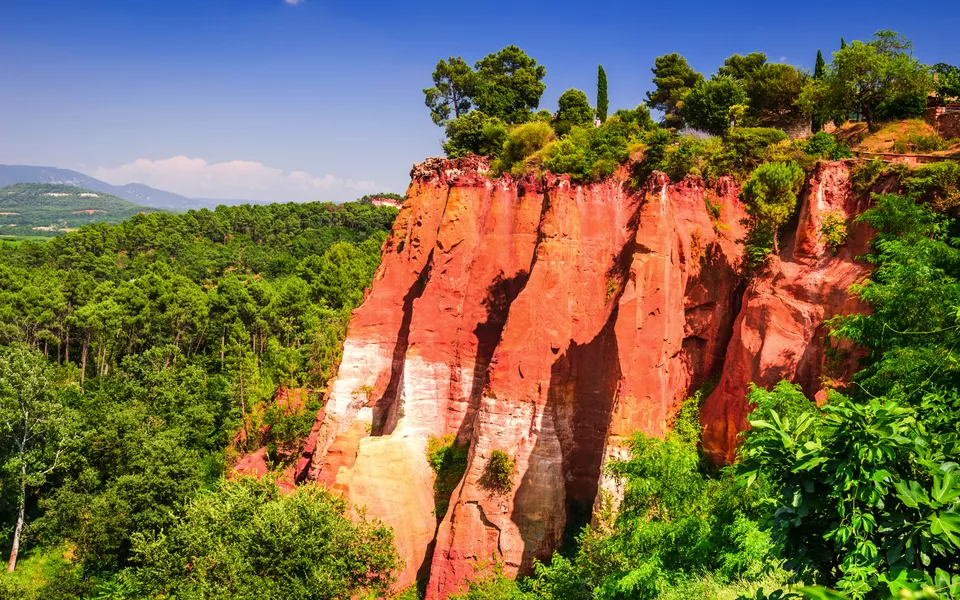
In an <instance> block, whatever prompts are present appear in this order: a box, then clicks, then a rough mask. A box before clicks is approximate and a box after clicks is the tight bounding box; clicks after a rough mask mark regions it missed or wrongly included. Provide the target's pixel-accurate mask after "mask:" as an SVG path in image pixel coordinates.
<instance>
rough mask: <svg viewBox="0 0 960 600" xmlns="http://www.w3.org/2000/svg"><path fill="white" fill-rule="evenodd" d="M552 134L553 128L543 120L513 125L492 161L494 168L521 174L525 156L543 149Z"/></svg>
mask: <svg viewBox="0 0 960 600" xmlns="http://www.w3.org/2000/svg"><path fill="white" fill-rule="evenodd" d="M553 135H554V134H553V129H552V128H551V127H550V125H549V124H547V123H544V122H543V121H531V122H530V123H525V124H523V125H520V126H518V127H515V128H514V129H512V130H511V131H510V133H509V134H507V140H506V142H504V144H503V150H502V151H501V152H500V157H499V158H498V159H497V160H496V161H494V163H493V168H494V170H495V171H497V172H500V173H503V172H507V171H509V172H510V173H513V174H514V175H523V174H524V173H525V172H526V160H527V158H529V157H530V156H533V155H534V154H536V153H537V152H539V151H540V150H541V149H543V147H544V146H546V145H547V142H549V141H550V139H551V138H552V137H553Z"/></svg>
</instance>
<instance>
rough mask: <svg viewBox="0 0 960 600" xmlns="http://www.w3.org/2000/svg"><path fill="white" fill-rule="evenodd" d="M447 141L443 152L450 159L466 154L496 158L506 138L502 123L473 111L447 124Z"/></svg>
mask: <svg viewBox="0 0 960 600" xmlns="http://www.w3.org/2000/svg"><path fill="white" fill-rule="evenodd" d="M446 131H447V141H446V142H444V143H443V151H444V152H446V154H447V156H448V157H450V158H459V157H461V156H465V155H467V154H471V153H472V154H477V155H480V156H494V157H495V156H497V155H498V154H499V153H500V149H501V148H502V147H503V142H504V140H505V139H506V137H507V128H506V126H505V125H504V124H503V121H501V120H500V119H497V118H494V117H488V116H487V115H485V114H484V113H482V112H480V111H479V110H475V111H473V112H471V113H469V114H466V115H464V116H462V117H459V118H456V119H453V120H452V121H449V122H448V123H447V129H446Z"/></svg>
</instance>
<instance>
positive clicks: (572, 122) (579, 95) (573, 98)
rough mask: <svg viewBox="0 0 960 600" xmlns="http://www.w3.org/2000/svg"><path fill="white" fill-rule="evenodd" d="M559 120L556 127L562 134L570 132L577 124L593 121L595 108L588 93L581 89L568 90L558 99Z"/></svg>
mask: <svg viewBox="0 0 960 600" xmlns="http://www.w3.org/2000/svg"><path fill="white" fill-rule="evenodd" d="M557 106H558V110H557V120H556V123H555V124H554V127H553V128H554V129H555V130H556V131H557V133H559V134H560V135H564V134H566V133H569V132H570V130H571V129H573V128H574V127H576V126H577V125H586V124H587V123H590V122H591V121H593V114H594V112H593V109H592V108H591V107H590V101H589V100H587V95H586V94H585V93H583V92H582V91H580V90H567V91H565V92H564V93H562V94H560V99H559V100H557Z"/></svg>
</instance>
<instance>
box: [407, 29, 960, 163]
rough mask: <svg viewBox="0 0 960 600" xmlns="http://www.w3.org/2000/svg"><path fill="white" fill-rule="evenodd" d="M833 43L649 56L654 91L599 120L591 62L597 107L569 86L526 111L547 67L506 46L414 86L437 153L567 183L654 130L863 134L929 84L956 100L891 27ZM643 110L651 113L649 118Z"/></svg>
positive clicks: (635, 147) (945, 70) (945, 77)
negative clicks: (705, 59) (799, 61)
mask: <svg viewBox="0 0 960 600" xmlns="http://www.w3.org/2000/svg"><path fill="white" fill-rule="evenodd" d="M841 42H842V43H841V47H840V48H839V49H838V50H837V51H836V52H834V53H833V56H832V60H831V61H830V62H829V63H827V62H826V61H825V60H824V59H823V55H822V53H821V52H820V51H817V62H816V67H815V69H814V72H813V73H809V72H807V71H804V70H803V69H799V68H797V67H794V66H792V65H788V64H781V63H770V62H768V61H767V57H766V55H764V54H763V53H759V52H755V53H751V54H747V55H746V56H741V55H739V54H735V55H733V56H731V57H729V58H727V59H726V60H725V61H724V63H723V65H721V66H720V67H719V68H718V70H717V72H716V73H715V74H713V75H712V76H710V77H709V78H706V77H704V75H703V74H701V73H698V72H697V71H695V70H694V69H693V68H692V67H691V66H690V65H689V63H688V62H687V61H686V59H685V58H684V57H683V56H681V55H679V54H676V53H673V54H666V55H663V56H660V57H657V58H656V60H655V61H654V66H653V68H652V72H653V85H654V89H653V90H652V91H650V92H648V93H647V97H646V99H645V101H644V102H641V103H640V104H639V105H638V106H637V107H636V108H632V109H620V110H617V111H614V112H613V113H612V114H611V115H610V116H608V111H609V107H608V104H609V102H608V90H607V87H608V79H607V75H606V72H605V71H604V70H603V67H602V66H600V67H599V69H598V74H597V87H596V96H595V98H596V106H591V104H590V99H589V98H588V95H587V94H586V93H585V92H583V91H581V90H578V89H571V90H567V91H565V92H564V93H563V94H562V95H561V96H560V98H559V100H558V106H557V108H556V110H555V111H554V112H550V111H548V110H542V109H541V110H537V109H538V107H539V106H540V98H541V96H542V94H543V92H544V90H545V89H546V86H545V84H544V83H543V81H542V80H543V78H544V76H545V75H546V69H545V68H544V66H543V65H541V64H539V63H538V62H537V61H536V59H534V58H532V57H530V56H528V55H527V54H526V53H524V52H523V50H521V49H520V48H517V47H516V46H508V47H507V48H504V49H503V50H501V51H499V52H496V53H493V54H490V55H488V56H486V57H485V58H483V59H482V60H480V61H478V62H477V63H476V64H475V65H474V66H473V67H471V66H470V65H469V64H467V63H466V61H464V60H463V58H461V57H451V58H449V59H446V60H441V61H440V62H439V63H438V64H437V67H436V70H435V71H434V72H433V83H434V86H433V87H430V88H427V89H424V94H425V98H426V104H427V106H428V108H429V109H430V114H431V117H432V119H433V121H434V122H435V123H436V124H438V125H440V126H441V127H443V128H444V130H445V132H446V138H447V139H446V142H445V143H444V145H443V148H444V151H445V152H446V153H447V155H448V156H451V157H456V156H462V155H464V154H466V153H473V154H478V155H486V156H490V157H492V158H494V159H497V163H496V167H497V170H498V171H501V172H502V171H512V172H514V173H515V174H523V173H526V172H531V171H537V170H539V169H541V168H542V169H546V170H549V171H551V172H553V173H557V174H560V173H567V174H570V175H571V176H572V177H574V178H577V179H586V178H602V177H605V176H608V175H609V174H610V173H612V171H613V170H614V169H615V168H616V167H617V166H618V165H620V164H622V163H624V162H625V161H626V160H627V158H629V157H630V156H640V155H643V154H645V153H648V152H649V151H650V150H651V147H652V146H654V145H656V143H657V142H658V141H660V140H662V139H663V137H664V136H669V140H670V141H671V142H681V143H682V142H683V140H684V139H686V138H689V137H693V138H697V139H704V138H708V137H711V136H712V137H716V138H718V139H720V140H722V141H723V142H725V141H726V138H727V137H728V136H729V135H730V134H731V133H732V132H734V131H736V130H738V129H754V128H773V129H777V130H781V131H787V132H790V133H794V134H803V133H804V132H807V134H809V133H812V132H817V131H819V130H820V129H821V128H822V127H823V126H824V125H826V124H827V123H829V122H831V121H832V122H834V123H836V124H837V125H842V124H843V123H845V122H846V121H848V120H850V119H855V120H865V121H866V122H867V124H868V126H869V128H870V130H871V131H872V130H875V129H876V127H877V126H878V124H879V123H881V122H883V121H888V120H894V119H904V118H911V117H917V116H920V115H922V114H923V111H924V109H925V108H926V106H927V99H928V95H929V94H930V93H931V92H935V94H936V97H937V98H939V101H941V102H945V101H950V100H952V99H956V97H957V96H960V84H958V83H957V81H960V76H958V72H960V71H958V69H957V68H956V67H953V66H950V65H947V64H945V63H939V64H937V65H935V66H934V67H928V66H926V65H923V64H921V63H920V62H919V61H918V60H917V59H916V58H914V57H913V54H912V50H913V47H912V44H911V43H910V41H909V40H908V39H906V38H905V37H903V36H902V35H900V34H898V33H896V32H893V31H880V32H878V33H877V34H875V36H874V37H873V38H872V39H871V40H868V41H865V42H861V41H855V42H853V43H851V44H849V45H848V44H846V42H843V41H842V40H841ZM933 74H936V75H937V76H936V77H933ZM851 90H853V91H851ZM650 109H655V110H658V111H660V112H661V114H662V119H661V120H660V122H659V123H654V122H653V121H652V119H651V118H650V114H649V110H650Z"/></svg>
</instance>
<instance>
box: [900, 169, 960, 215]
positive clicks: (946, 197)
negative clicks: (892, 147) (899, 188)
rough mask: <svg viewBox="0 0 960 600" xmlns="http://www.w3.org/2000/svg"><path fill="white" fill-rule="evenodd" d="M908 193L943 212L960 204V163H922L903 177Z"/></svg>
mask: <svg viewBox="0 0 960 600" xmlns="http://www.w3.org/2000/svg"><path fill="white" fill-rule="evenodd" d="M903 185H904V188H905V189H906V190H907V192H908V193H910V194H913V195H915V196H916V197H917V198H918V199H920V200H921V201H923V202H926V203H928V204H929V205H930V206H931V208H933V209H934V210H936V211H939V212H943V211H946V210H948V209H951V208H953V207H955V206H960V164H958V163H955V162H939V163H930V164H926V165H921V166H920V167H917V168H916V169H915V170H913V171H912V172H910V173H909V174H908V175H907V176H906V177H904V178H903Z"/></svg>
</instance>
